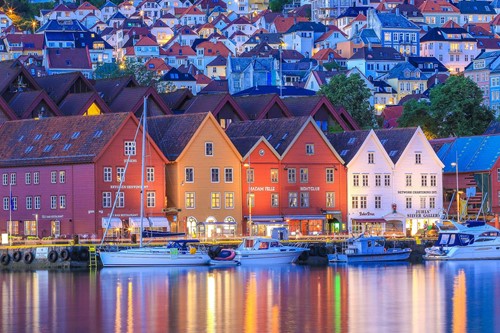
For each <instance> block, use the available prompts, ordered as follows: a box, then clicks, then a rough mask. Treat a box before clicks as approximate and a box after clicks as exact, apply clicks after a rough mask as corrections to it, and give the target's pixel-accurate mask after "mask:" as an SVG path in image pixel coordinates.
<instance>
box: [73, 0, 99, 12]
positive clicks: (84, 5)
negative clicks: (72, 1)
mask: <svg viewBox="0 0 500 333" xmlns="http://www.w3.org/2000/svg"><path fill="white" fill-rule="evenodd" d="M77 10H98V9H97V7H95V6H94V5H93V4H91V3H89V2H88V1H85V2H84V3H82V4H81V5H80V6H78V8H77Z"/></svg>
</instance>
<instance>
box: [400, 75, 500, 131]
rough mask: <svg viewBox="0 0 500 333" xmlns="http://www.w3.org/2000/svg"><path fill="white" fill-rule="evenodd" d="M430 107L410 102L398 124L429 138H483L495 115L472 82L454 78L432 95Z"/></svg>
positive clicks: (463, 78)
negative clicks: (420, 130) (420, 128)
mask: <svg viewBox="0 0 500 333" xmlns="http://www.w3.org/2000/svg"><path fill="white" fill-rule="evenodd" d="M429 100H430V103H428V104H427V103H425V102H416V101H409V102H407V103H405V105H404V110H403V114H402V116H401V118H400V119H399V120H398V124H399V125H400V126H402V127H405V126H421V127H422V129H423V130H424V132H425V133H426V135H427V136H428V137H429V138H433V137H449V136H468V135H478V134H482V133H483V132H484V130H485V129H486V127H487V126H488V124H489V123H490V122H491V121H492V120H493V119H494V111H493V110H491V109H490V108H488V107H486V106H484V105H482V102H483V92H482V90H481V89H480V88H479V87H478V86H477V84H476V83H474V82H473V81H472V80H470V79H469V78H466V77H464V76H461V75H456V76H451V77H450V78H449V79H448V80H446V82H445V83H444V84H441V85H439V86H437V87H435V88H433V89H432V90H431V91H430V96H429Z"/></svg>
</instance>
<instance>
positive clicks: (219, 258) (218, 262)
mask: <svg viewBox="0 0 500 333" xmlns="http://www.w3.org/2000/svg"><path fill="white" fill-rule="evenodd" d="M209 255H210V252H209ZM210 258H212V259H211V260H210V265H211V266H217V267H230V266H239V265H241V263H240V262H239V261H238V260H236V251H235V250H233V249H221V248H218V249H217V250H216V251H215V252H214V253H213V255H211V256H210Z"/></svg>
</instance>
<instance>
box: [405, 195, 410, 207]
mask: <svg viewBox="0 0 500 333" xmlns="http://www.w3.org/2000/svg"><path fill="white" fill-rule="evenodd" d="M406 209H411V197H406Z"/></svg>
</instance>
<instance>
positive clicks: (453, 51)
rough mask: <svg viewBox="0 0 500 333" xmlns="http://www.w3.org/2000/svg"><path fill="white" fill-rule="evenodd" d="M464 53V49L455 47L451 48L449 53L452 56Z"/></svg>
mask: <svg viewBox="0 0 500 333" xmlns="http://www.w3.org/2000/svg"><path fill="white" fill-rule="evenodd" d="M463 52H464V49H463V47H453V48H450V51H449V53H450V54H461V53H463Z"/></svg>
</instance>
